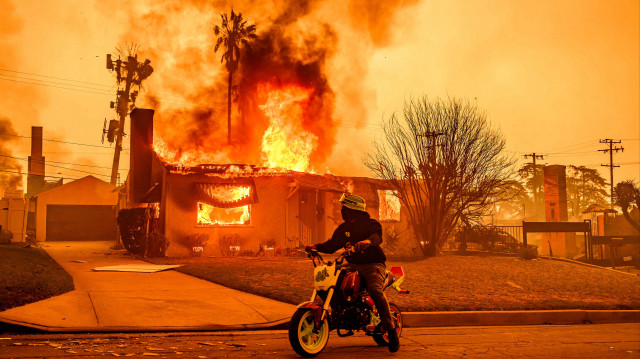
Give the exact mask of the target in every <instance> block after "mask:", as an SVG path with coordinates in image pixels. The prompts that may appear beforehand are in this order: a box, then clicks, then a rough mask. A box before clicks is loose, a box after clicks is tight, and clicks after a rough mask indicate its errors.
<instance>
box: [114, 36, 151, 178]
mask: <svg viewBox="0 0 640 359" xmlns="http://www.w3.org/2000/svg"><path fill="white" fill-rule="evenodd" d="M129 52H130V54H129V55H128V56H127V60H126V61H122V60H120V58H118V59H117V60H115V61H112V60H111V54H107V69H108V70H111V71H114V72H115V73H116V80H117V83H118V86H119V87H118V92H117V95H116V102H115V103H114V102H111V108H115V110H116V113H117V114H118V118H119V120H118V123H117V127H116V126H113V127H112V126H109V132H111V131H113V133H110V134H109V135H110V136H108V138H115V143H116V147H115V151H114V153H113V166H112V167H111V184H112V185H116V184H117V181H118V167H119V166H120V152H121V151H122V138H123V137H124V136H125V133H124V125H125V120H126V118H127V115H128V114H129V111H130V110H131V109H132V108H133V107H134V106H135V103H136V97H137V96H138V91H133V92H131V90H132V88H133V87H134V86H138V88H140V85H141V84H142V81H143V80H144V79H146V78H147V77H149V76H150V75H151V73H153V68H152V67H151V65H149V64H150V63H151V61H149V60H145V61H144V62H143V63H140V62H138V55H137V54H135V51H134V50H133V48H132V49H131V50H130V51H129ZM123 83H124V87H123V88H121V87H120V86H121V85H122V84H123Z"/></svg>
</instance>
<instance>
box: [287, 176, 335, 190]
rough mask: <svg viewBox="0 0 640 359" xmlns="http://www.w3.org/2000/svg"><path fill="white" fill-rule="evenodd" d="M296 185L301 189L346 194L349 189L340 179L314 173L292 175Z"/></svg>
mask: <svg viewBox="0 0 640 359" xmlns="http://www.w3.org/2000/svg"><path fill="white" fill-rule="evenodd" d="M291 176H292V177H293V181H294V183H295V184H296V185H297V186H299V187H307V188H313V189H319V190H322V191H329V192H341V193H342V192H345V191H346V189H347V187H346V186H345V185H344V184H343V183H342V181H340V179H339V178H338V177H334V176H331V175H316V174H313V173H301V172H293V173H291Z"/></svg>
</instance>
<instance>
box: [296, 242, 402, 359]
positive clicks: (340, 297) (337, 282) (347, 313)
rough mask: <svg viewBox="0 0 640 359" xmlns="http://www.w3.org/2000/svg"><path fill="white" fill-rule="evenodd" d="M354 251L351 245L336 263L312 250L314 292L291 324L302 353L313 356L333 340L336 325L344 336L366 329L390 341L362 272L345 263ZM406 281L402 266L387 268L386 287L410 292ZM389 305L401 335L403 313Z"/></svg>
mask: <svg viewBox="0 0 640 359" xmlns="http://www.w3.org/2000/svg"><path fill="white" fill-rule="evenodd" d="M353 251H354V248H353V247H352V246H348V247H347V248H346V249H345V250H344V251H343V252H342V253H341V254H340V255H339V256H338V258H336V260H335V262H333V263H332V262H331V261H328V262H325V261H324V260H323V259H322V256H321V255H320V254H319V253H318V252H317V251H315V250H312V251H310V252H309V253H308V257H309V259H311V261H312V262H313V266H314V271H313V278H314V290H313V294H312V295H311V300H310V301H308V302H304V303H301V304H299V305H298V307H297V309H296V311H295V313H294V314H293V317H292V318H291V322H290V324H289V342H290V343H291V346H292V347H293V350H295V351H296V353H298V354H299V355H300V356H302V357H306V358H310V357H314V356H316V355H318V354H319V353H320V352H322V350H323V349H324V348H325V346H326V345H327V342H328V341H329V332H330V331H332V330H334V329H335V330H336V332H337V333H338V336H340V337H346V336H351V335H353V334H354V332H353V331H354V330H355V331H361V330H362V331H363V332H364V333H365V334H366V335H369V336H371V337H373V340H374V341H375V342H376V343H378V345H381V346H386V345H389V340H388V338H387V333H386V332H385V331H384V330H383V328H382V325H381V319H380V316H379V315H378V311H377V310H376V307H375V305H374V303H373V300H372V299H371V297H370V296H369V294H368V293H367V289H366V288H364V286H363V285H361V283H360V277H359V275H358V272H356V271H351V270H350V269H349V267H348V266H347V265H344V266H343V262H344V260H345V258H346V257H347V256H349V255H350V254H351V253H353ZM403 281H404V273H403V270H402V267H392V268H391V271H387V278H386V280H385V285H384V289H385V290H386V289H387V288H389V287H391V288H394V289H395V290H397V291H398V292H399V293H404V294H408V293H409V291H408V290H402V289H400V285H401V284H402V282H403ZM389 308H390V310H391V316H392V318H393V320H394V322H395V324H396V331H397V332H398V337H400V334H401V333H402V326H403V322H402V313H401V312H400V309H399V308H398V306H397V305H395V304H393V303H389Z"/></svg>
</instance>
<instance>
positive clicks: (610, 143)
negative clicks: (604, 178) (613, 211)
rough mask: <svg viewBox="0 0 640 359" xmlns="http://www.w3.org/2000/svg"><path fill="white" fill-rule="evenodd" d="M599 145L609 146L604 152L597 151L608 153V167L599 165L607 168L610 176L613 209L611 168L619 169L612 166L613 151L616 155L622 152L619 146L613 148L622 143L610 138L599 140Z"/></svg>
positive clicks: (622, 148)
mask: <svg viewBox="0 0 640 359" xmlns="http://www.w3.org/2000/svg"><path fill="white" fill-rule="evenodd" d="M600 143H606V144H608V145H609V148H605V149H604V150H598V151H599V152H604V153H607V152H609V164H608V165H604V164H603V165H601V166H603V167H609V175H610V180H611V208H613V187H614V186H613V168H614V167H620V166H614V164H613V151H616V153H618V151H622V152H624V147H622V146H620V147H615V148H614V147H613V145H614V144H617V143H622V141H621V140H618V141H614V140H612V139H610V138H606V139H604V140H600Z"/></svg>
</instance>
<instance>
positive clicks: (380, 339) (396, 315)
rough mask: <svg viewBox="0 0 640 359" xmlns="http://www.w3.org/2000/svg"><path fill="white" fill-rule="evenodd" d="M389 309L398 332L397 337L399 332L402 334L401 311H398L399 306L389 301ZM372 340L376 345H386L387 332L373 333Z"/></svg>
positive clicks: (387, 341) (387, 340)
mask: <svg viewBox="0 0 640 359" xmlns="http://www.w3.org/2000/svg"><path fill="white" fill-rule="evenodd" d="M389 310H390V311H391V318H392V319H393V321H394V322H395V323H396V332H397V333H398V338H400V334H402V326H403V324H404V323H403V321H402V313H400V308H398V306H397V305H395V304H393V303H389ZM372 337H373V340H375V341H376V343H377V344H378V345H381V346H388V345H389V335H387V333H384V334H373V335H372Z"/></svg>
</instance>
